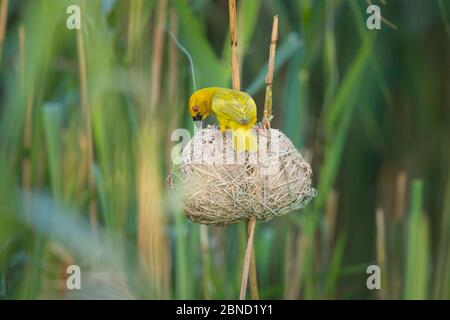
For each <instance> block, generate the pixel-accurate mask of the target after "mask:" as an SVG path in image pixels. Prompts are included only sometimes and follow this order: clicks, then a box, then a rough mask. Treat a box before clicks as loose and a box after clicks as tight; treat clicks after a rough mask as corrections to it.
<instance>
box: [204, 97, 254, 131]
mask: <svg viewBox="0 0 450 320" xmlns="http://www.w3.org/2000/svg"><path fill="white" fill-rule="evenodd" d="M212 109H213V111H214V113H216V114H217V115H218V116H220V117H223V118H225V119H228V120H233V121H236V122H238V123H241V124H243V125H246V124H248V123H249V122H250V121H251V120H252V119H253V118H256V105H255V102H254V101H253V99H252V98H251V97H250V96H248V95H247V94H244V93H242V92H239V91H237V92H236V91H233V90H220V91H219V92H217V93H216V94H215V95H214V98H213V101H212Z"/></svg>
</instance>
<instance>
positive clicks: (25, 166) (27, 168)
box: [19, 24, 33, 217]
mask: <svg viewBox="0 0 450 320" xmlns="http://www.w3.org/2000/svg"><path fill="white" fill-rule="evenodd" d="M19 77H20V83H21V94H22V95H23V97H24V98H25V99H26V112H25V125H24V132H23V147H24V149H25V150H26V151H27V153H26V156H25V157H24V159H23V162H22V186H23V189H24V209H25V216H26V217H27V216H28V212H29V199H28V198H29V195H28V191H29V190H30V188H31V160H30V149H31V138H32V131H33V130H32V125H33V122H32V112H33V89H32V88H30V89H29V91H27V89H28V88H27V87H26V86H25V28H24V25H23V24H21V25H20V26H19Z"/></svg>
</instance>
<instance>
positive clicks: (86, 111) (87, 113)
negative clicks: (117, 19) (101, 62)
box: [77, 30, 97, 232]
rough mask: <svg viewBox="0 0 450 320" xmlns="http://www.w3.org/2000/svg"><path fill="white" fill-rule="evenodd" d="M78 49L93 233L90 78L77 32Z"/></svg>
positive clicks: (83, 148)
mask: <svg viewBox="0 0 450 320" xmlns="http://www.w3.org/2000/svg"><path fill="white" fill-rule="evenodd" d="M77 49H78V61H79V72H80V91H81V109H82V113H83V117H84V130H85V132H84V134H83V135H82V138H81V145H80V147H81V150H83V151H85V152H86V162H85V164H84V165H85V167H86V171H87V172H86V178H87V185H88V194H89V204H88V210H89V220H90V223H91V227H92V229H93V231H94V232H95V230H96V229H97V202H96V199H95V180H94V179H95V177H94V171H93V169H94V147H93V141H92V139H93V137H92V119H91V108H90V106H89V98H88V84H87V83H88V78H87V62H86V51H85V48H84V39H83V33H82V31H81V30H77Z"/></svg>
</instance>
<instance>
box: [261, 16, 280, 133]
mask: <svg viewBox="0 0 450 320" xmlns="http://www.w3.org/2000/svg"><path fill="white" fill-rule="evenodd" d="M277 40H278V16H274V17H273V24H272V36H271V41H270V49H269V63H268V69H267V75H266V97H265V100H264V115H263V124H264V127H266V128H270V121H271V120H272V83H273V73H274V70H275V51H276V48H277Z"/></svg>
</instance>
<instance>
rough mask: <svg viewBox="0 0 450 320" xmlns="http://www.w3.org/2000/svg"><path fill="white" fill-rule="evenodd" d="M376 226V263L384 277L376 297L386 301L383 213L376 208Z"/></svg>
mask: <svg viewBox="0 0 450 320" xmlns="http://www.w3.org/2000/svg"><path fill="white" fill-rule="evenodd" d="M376 226H377V232H376V234H377V263H378V265H379V266H380V268H381V270H383V274H384V276H383V277H382V284H381V290H378V296H379V298H380V299H386V294H385V293H386V292H387V291H386V289H387V288H386V287H385V284H386V281H384V279H386V275H387V272H386V244H385V237H386V231H385V222H384V211H383V209H381V208H378V209H377V211H376Z"/></svg>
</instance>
